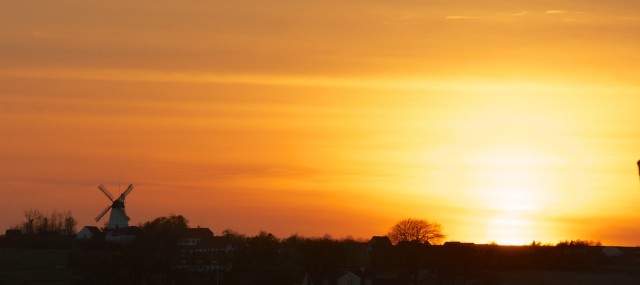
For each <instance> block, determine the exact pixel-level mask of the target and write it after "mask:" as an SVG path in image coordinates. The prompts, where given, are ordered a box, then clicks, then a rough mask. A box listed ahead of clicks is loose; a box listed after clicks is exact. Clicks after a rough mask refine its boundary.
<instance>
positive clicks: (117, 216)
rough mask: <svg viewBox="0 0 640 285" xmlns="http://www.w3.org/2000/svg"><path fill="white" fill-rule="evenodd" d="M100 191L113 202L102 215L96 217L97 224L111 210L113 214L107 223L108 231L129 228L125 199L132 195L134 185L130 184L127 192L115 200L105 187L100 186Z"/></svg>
mask: <svg viewBox="0 0 640 285" xmlns="http://www.w3.org/2000/svg"><path fill="white" fill-rule="evenodd" d="M98 189H100V191H101V192H102V193H104V195H106V196H107V198H109V200H111V202H112V203H111V205H109V206H107V207H106V208H105V209H104V210H103V211H102V212H100V214H99V215H98V216H97V217H96V222H97V221H99V220H100V219H102V216H104V215H105V214H106V213H107V212H108V211H109V210H111V214H110V215H109V223H107V230H108V231H109V230H111V231H113V230H117V229H121V228H126V227H128V226H129V217H127V213H125V211H124V199H125V198H127V195H129V193H131V191H132V190H133V184H129V187H127V190H124V192H122V194H120V197H118V199H114V198H113V195H111V193H110V192H109V190H107V188H106V187H104V186H103V185H100V186H98Z"/></svg>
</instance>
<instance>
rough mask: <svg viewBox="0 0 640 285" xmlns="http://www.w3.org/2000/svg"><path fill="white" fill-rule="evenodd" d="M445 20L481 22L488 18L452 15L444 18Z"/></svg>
mask: <svg viewBox="0 0 640 285" xmlns="http://www.w3.org/2000/svg"><path fill="white" fill-rule="evenodd" d="M444 18H445V20H481V19H488V17H480V16H464V15H450V16H446V17H444Z"/></svg>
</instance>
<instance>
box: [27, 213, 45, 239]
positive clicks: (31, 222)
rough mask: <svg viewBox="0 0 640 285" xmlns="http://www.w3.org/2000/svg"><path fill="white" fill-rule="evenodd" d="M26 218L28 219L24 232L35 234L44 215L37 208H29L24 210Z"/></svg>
mask: <svg viewBox="0 0 640 285" xmlns="http://www.w3.org/2000/svg"><path fill="white" fill-rule="evenodd" d="M24 218H25V219H26V220H27V221H26V222H25V223H24V226H23V228H24V232H25V233H26V234H34V233H36V230H37V225H39V224H40V221H41V220H42V218H44V215H43V214H42V213H41V212H40V211H38V210H36V209H27V210H24Z"/></svg>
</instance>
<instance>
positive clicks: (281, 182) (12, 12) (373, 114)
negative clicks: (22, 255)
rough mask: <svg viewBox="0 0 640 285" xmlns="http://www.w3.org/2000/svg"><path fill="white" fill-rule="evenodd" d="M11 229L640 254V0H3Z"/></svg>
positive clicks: (1, 169)
mask: <svg viewBox="0 0 640 285" xmlns="http://www.w3.org/2000/svg"><path fill="white" fill-rule="evenodd" d="M0 23H1V24H0V194H2V195H1V197H2V199H1V200H2V203H1V205H2V206H0V231H1V232H2V233H4V230H5V229H7V228H9V227H10V226H13V225H15V224H17V223H19V222H21V221H22V220H23V211H24V210H25V209H40V210H43V211H53V210H58V211H67V210H70V211H72V212H73V215H74V216H75V217H76V218H77V219H78V220H79V227H78V228H81V227H82V226H83V225H99V226H102V222H104V221H106V219H105V220H103V221H101V222H100V223H97V224H96V223H95V222H94V220H93V219H94V217H95V216H96V215H97V214H98V213H99V212H100V211H101V210H102V209H103V208H104V207H105V206H107V205H108V203H109V201H108V200H107V199H106V198H105V197H104V195H102V194H101V193H100V192H99V191H98V189H97V186H98V185H99V184H104V185H105V186H107V187H108V188H109V189H110V190H111V192H114V194H116V193H119V191H123V190H124V189H125V188H126V186H127V185H128V184H129V183H133V184H134V185H135V186H136V188H135V190H134V191H133V192H132V193H131V195H129V196H128V198H127V204H126V210H127V213H128V215H129V216H130V217H131V223H132V224H134V225H135V224H138V223H140V222H145V221H148V220H150V219H153V218H155V217H158V216H163V215H168V214H171V213H174V214H182V215H184V216H186V217H187V218H188V219H189V220H190V222H191V223H190V224H191V225H192V226H197V225H200V226H206V227H210V228H211V229H212V230H213V231H214V233H216V234H219V233H221V232H222V230H224V229H227V228H231V229H233V230H236V231H238V232H241V233H245V234H248V235H253V234H256V233H258V232H259V231H260V230H265V231H268V232H271V233H273V234H275V235H277V236H279V237H287V236H289V235H291V234H294V233H298V234H301V235H305V236H322V235H325V234H330V235H331V236H333V237H336V238H339V237H346V236H353V237H355V238H369V237H370V236H372V235H383V234H385V233H386V232H387V230H388V229H389V228H390V227H391V226H392V225H393V224H394V223H395V222H396V221H399V220H401V219H404V218H419V219H427V220H429V221H434V222H438V223H440V224H442V226H443V228H444V231H445V234H446V235H447V240H457V241H465V242H476V243H487V242H497V243H499V244H527V243H531V241H532V240H536V241H542V242H543V243H556V242H558V241H561V240H567V239H589V240H599V241H601V242H602V243H603V244H609V245H611V244H615V245H629V246H635V245H640V181H639V178H638V168H637V166H636V161H637V160H638V159H639V158H640V69H639V68H638V66H640V52H639V51H640V37H639V36H638V35H640V2H638V1H630V0H610V1H599V0H597V1H596V0H581V1H577V0H554V1H551V0H548V1H510V0H487V1H471V0H448V1H440V0H432V1H416V0H406V1H397V0H396V1H383V0H375V1H360V0H355V1H334V0H323V1H293V0H290V1H259V0H239V1H211V0H206V1H205V0H202V1H195V0H194V1H141V0H133V1H132V0H128V1H107V2H104V3H102V2H101V3H97V2H95V1H80V0H77V1H70V0H60V1H2V0H0Z"/></svg>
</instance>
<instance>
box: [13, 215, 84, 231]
mask: <svg viewBox="0 0 640 285" xmlns="http://www.w3.org/2000/svg"><path fill="white" fill-rule="evenodd" d="M24 218H25V220H24V221H23V222H21V223H19V224H17V225H14V226H12V227H11V228H10V230H19V231H20V233H21V234H25V235H35V234H40V235H42V234H49V233H59V234H66V235H72V234H75V232H76V226H77V224H78V222H77V221H76V219H75V218H74V217H73V215H72V214H71V211H66V212H57V211H56V210H54V211H53V212H51V213H46V212H42V211H40V210H36V209H28V210H25V211H24Z"/></svg>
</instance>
